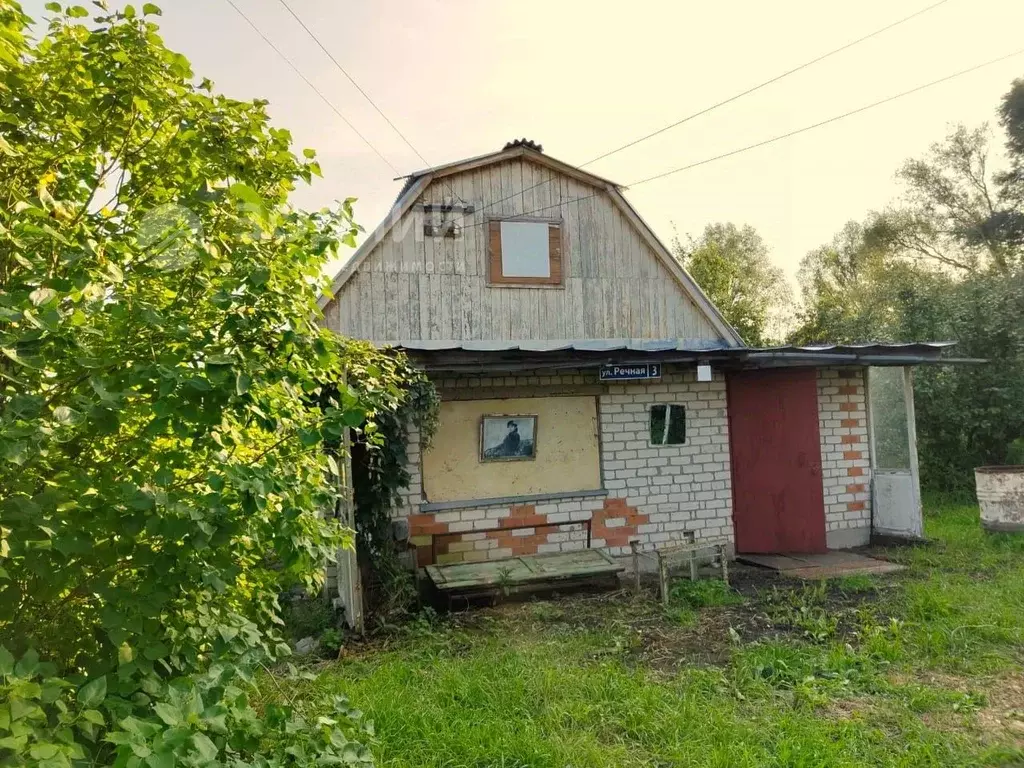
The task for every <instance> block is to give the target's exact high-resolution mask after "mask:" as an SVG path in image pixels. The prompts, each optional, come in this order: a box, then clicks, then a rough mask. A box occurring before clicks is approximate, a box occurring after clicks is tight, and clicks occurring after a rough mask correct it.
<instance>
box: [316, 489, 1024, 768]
mask: <svg viewBox="0 0 1024 768" xmlns="http://www.w3.org/2000/svg"><path fill="white" fill-rule="evenodd" d="M926 532H927V535H928V536H929V538H930V539H931V540H932V543H930V544H927V545H924V546H919V547H899V548H895V547H894V548H889V549H885V550H878V554H879V555H880V556H884V557H887V558H888V559H891V560H894V561H897V562H901V563H903V564H905V565H907V566H908V568H907V570H906V571H905V572H903V573H900V574H896V575H893V576H886V577H864V576H854V577H846V578H843V579H836V580H834V581H831V582H828V583H810V584H806V585H804V584H801V583H799V582H788V581H781V580H775V579H772V578H769V577H768V576H767V575H765V574H763V573H762V572H755V573H750V572H747V573H746V575H744V573H742V572H739V573H737V577H738V579H737V582H734V583H737V585H738V589H739V591H738V592H737V591H733V590H728V589H723V585H721V583H719V582H713V581H701V582H697V583H696V584H691V583H690V582H689V581H685V580H684V581H680V582H677V583H676V584H674V586H673V588H672V592H671V598H672V601H671V602H672V609H671V610H670V611H669V612H668V615H666V613H665V612H664V611H663V610H662V609H661V607H660V604H659V603H657V602H656V601H655V600H654V599H653V595H649V596H646V597H636V596H633V595H630V594H629V593H626V592H623V593H617V594H614V595H611V596H575V597H568V596H567V597H563V598H557V599H552V600H544V601H537V602H533V603H526V604H519V605H506V606H501V607H499V608H497V609H487V610H483V611H475V612H471V613H467V614H462V615H458V616H454V617H450V618H441V619H437V618H432V617H430V616H429V615H428V616H427V617H425V618H424V619H422V620H420V621H418V622H415V623H414V624H411V625H410V626H409V627H408V628H407V629H405V630H404V631H403V632H402V633H401V634H400V635H399V636H397V637H391V638H387V639H381V640H377V641H374V642H371V643H370V644H369V645H368V646H366V647H364V648H360V649H357V650H356V651H354V652H353V654H352V656H351V657H350V658H349V659H347V660H345V661H342V662H339V663H337V664H331V665H329V666H326V667H323V668H322V669H321V671H320V673H319V675H318V677H317V679H316V681H315V682H314V683H310V684H312V685H316V686H318V687H321V688H324V689H328V690H331V691H336V692H341V693H345V694H346V695H348V696H349V697H350V698H351V699H352V700H353V701H355V702H358V703H359V705H360V706H361V707H363V708H364V709H365V710H366V711H367V713H368V714H369V716H370V717H372V718H373V720H374V721H375V723H376V728H377V735H378V742H377V744H376V746H375V749H376V754H377V759H378V762H379V764H380V765H383V766H393V767H395V768H398V767H401V768H405V767H407V766H408V767H409V768H411V767H412V766H417V767H420V766H437V767H438V768H441V767H442V766H444V768H461V767H462V766H465V767H467V768H468V767H469V766H474V767H476V766H502V767H504V768H517V767H520V766H521V767H523V768H525V767H526V766H530V767H531V768H533V767H535V766H536V767H547V766H551V767H552V768H554V767H557V768H566V766H572V767H573V768H584V767H585V766H729V767H730V768H732V767H733V766H874V765H894V766H917V765H921V766H953V765H955V766H971V765H1024V751H1022V747H1024V735H1022V734H1024V684H1021V683H1020V682H1019V681H1020V680H1021V677H1020V672H1021V668H1022V662H1024V652H1022V640H1024V536H1018V537H1014V536H1010V535H1005V534H1004V535H991V534H986V533H984V532H982V531H981V529H980V527H979V525H978V522H977V510H976V508H972V507H970V506H964V505H956V504H952V503H944V502H942V501H941V500H932V501H931V503H930V504H929V505H928V515H927V519H926Z"/></svg>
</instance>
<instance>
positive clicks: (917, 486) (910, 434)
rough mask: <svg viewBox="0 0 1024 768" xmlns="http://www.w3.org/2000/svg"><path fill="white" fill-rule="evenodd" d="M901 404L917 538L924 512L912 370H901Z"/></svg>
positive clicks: (921, 528) (909, 368)
mask: <svg viewBox="0 0 1024 768" xmlns="http://www.w3.org/2000/svg"><path fill="white" fill-rule="evenodd" d="M903 402H904V404H905V405H906V411H907V443H908V448H909V454H910V479H911V482H912V483H913V491H914V527H915V531H914V533H916V534H917V535H918V536H924V512H923V510H922V507H921V468H920V466H919V464H918V457H917V418H916V416H915V414H914V369H913V368H911V367H910V366H909V365H908V366H907V367H906V368H904V369H903Z"/></svg>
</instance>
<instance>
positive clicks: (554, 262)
mask: <svg viewBox="0 0 1024 768" xmlns="http://www.w3.org/2000/svg"><path fill="white" fill-rule="evenodd" d="M548 257H549V258H550V260H551V278H550V280H549V282H551V283H552V284H554V285H560V284H561V282H562V226H561V224H549V225H548Z"/></svg>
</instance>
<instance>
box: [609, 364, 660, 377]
mask: <svg viewBox="0 0 1024 768" xmlns="http://www.w3.org/2000/svg"><path fill="white" fill-rule="evenodd" d="M600 376H601V381H647V380H650V379H660V378H661V363H637V364H634V365H602V366H601V374H600Z"/></svg>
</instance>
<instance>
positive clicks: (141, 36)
mask: <svg viewBox="0 0 1024 768" xmlns="http://www.w3.org/2000/svg"><path fill="white" fill-rule="evenodd" d="M97 6H98V7H100V9H101V10H100V11H99V12H98V14H99V15H97V16H95V17H94V18H92V19H89V18H88V17H89V12H88V11H86V10H85V9H83V8H80V7H77V6H74V7H70V8H68V9H67V10H66V11H63V12H62V11H61V8H60V6H59V5H57V4H49V5H48V6H47V8H48V10H49V11H50V12H51V13H52V14H53V17H52V18H51V19H50V21H49V24H48V25H46V26H44V27H42V29H44V30H45V38H44V39H43V40H41V41H39V42H38V43H32V42H30V41H29V40H28V38H27V37H26V30H27V29H28V19H27V18H26V17H25V16H24V14H22V13H21V11H20V9H19V8H18V7H17V5H16V4H14V5H12V4H11V3H9V2H8V3H2V4H0V522H2V525H0V646H5V647H6V650H4V651H3V652H2V654H0V677H2V686H3V691H2V695H0V764H2V765H44V766H63V765H69V764H72V763H75V764H81V765H85V764H89V765H107V764H114V765H123V766H143V765H145V766H151V767H152V768H162V767H163V766H171V765H185V766H187V765H204V766H219V765H225V766H227V765H231V766H239V765H261V766H262V765H266V766H271V765H285V764H287V765H314V764H315V765H321V764H327V763H350V764H351V763H356V764H358V763H359V762H365V761H366V760H367V758H366V751H365V750H364V749H363V748H361V747H360V746H359V745H358V744H357V742H358V741H359V740H360V739H362V738H363V737H365V735H366V732H365V730H364V724H363V723H362V721H361V719H360V716H359V715H358V713H357V712H354V711H352V710H350V709H349V708H348V706H347V704H346V703H344V702H341V701H335V700H329V699H323V700H321V699H317V698H316V697H315V696H314V697H312V698H311V699H310V700H308V701H305V702H304V703H302V704H301V705H299V704H296V703H295V702H293V701H291V700H290V699H288V697H287V685H286V683H287V680H286V679H282V678H281V677H280V673H275V674H271V673H270V672H269V670H270V669H271V668H274V669H279V668H280V663H281V662H282V661H283V660H284V659H285V658H286V657H287V655H288V645H287V644H286V643H285V642H284V638H283V637H282V636H281V633H280V624H281V618H280V611H281V608H280V605H279V604H278V595H279V594H280V593H282V592H284V591H286V590H291V589H293V588H295V587H296V586H298V587H300V588H305V589H306V590H308V591H311V592H316V591H318V590H319V588H320V587H321V586H322V581H323V578H324V573H325V565H326V563H327V562H328V561H329V560H331V559H332V558H334V557H335V556H336V553H337V550H338V548H339V547H341V546H351V545H352V542H353V532H352V531H351V530H345V529H343V528H342V527H341V526H340V525H339V524H338V523H337V521H336V519H335V517H334V515H332V514H330V512H331V511H332V509H334V508H335V505H336V503H337V500H338V494H337V489H336V481H335V478H336V477H337V476H338V474H339V471H338V466H337V464H336V456H337V447H338V445H339V442H340V438H341V436H342V435H343V432H344V430H345V428H346V427H351V428H356V427H358V428H360V429H361V430H362V432H363V433H364V434H365V435H366V436H367V439H368V440H369V441H370V443H371V445H377V446H379V445H380V444H381V442H382V437H381V432H380V430H379V429H378V428H377V423H376V419H378V418H380V417H381V415H382V414H386V413H391V412H394V411H396V410H398V409H400V408H401V407H402V404H403V403H404V402H405V400H406V399H407V398H408V397H409V394H408V392H409V385H410V382H411V381H412V380H415V381H417V382H420V381H422V379H421V378H416V376H415V375H414V374H412V373H411V371H410V369H409V367H408V364H407V363H406V362H405V361H404V359H402V358H401V357H400V356H397V355H385V354H382V353H379V352H377V351H375V350H374V349H372V348H371V347H370V346H369V345H368V344H364V343H357V342H350V341H345V340H342V339H340V338H339V337H337V336H335V335H334V334H333V333H332V332H330V331H327V330H326V329H324V328H322V327H321V326H320V325H319V321H318V317H319V315H318V310H317V303H316V301H317V295H318V291H319V289H320V287H321V286H322V285H323V278H322V270H323V267H324V264H325V263H326V262H327V260H328V259H331V258H334V257H335V256H336V255H337V250H338V246H339V243H346V244H348V245H352V244H353V243H354V237H355V234H356V232H357V228H356V226H355V224H354V223H353V221H352V209H351V202H352V201H350V200H349V201H345V202H344V203H342V204H340V205H339V206H338V207H337V208H335V209H330V210H326V209H325V210H322V211H319V212H316V213H305V212H302V211H299V210H296V209H294V208H293V207H292V206H291V205H289V203H288V197H289V194H290V192H291V191H292V190H293V189H294V188H295V186H296V185H297V184H300V183H308V182H309V181H310V180H311V179H312V178H313V177H314V176H316V175H319V173H320V169H319V166H318V165H317V163H316V160H315V153H313V152H312V151H310V150H306V151H304V152H303V156H302V157H298V156H296V155H295V154H294V153H293V152H292V147H291V137H290V134H289V133H288V132H287V131H285V130H282V129H279V128H274V127H272V126H271V125H270V124H269V119H268V116H267V112H266V104H265V102H261V101H253V102H244V101H235V100H233V99H228V98H226V97H223V96H219V95H216V94H215V93H214V92H213V88H212V84H210V83H209V82H208V81H205V80H204V81H202V82H200V83H198V84H197V83H196V81H195V78H194V75H193V73H192V70H191V68H190V65H189V63H188V61H187V60H186V59H185V58H184V57H183V56H181V55H180V54H178V53H175V52H173V51H170V50H168V49H167V48H165V47H164V45H163V43H162V41H161V39H160V37H159V35H158V29H157V26H156V25H155V24H154V23H153V17H154V16H155V15H157V14H159V9H157V8H156V7H155V6H151V5H149V4H146V5H145V6H144V7H143V8H142V11H141V12H138V11H136V10H135V9H134V8H133V7H130V6H125V8H124V10H123V11H121V12H116V13H111V12H108V11H106V10H105V8H104V6H103V4H102V3H97ZM346 381H350V382H352V385H347V384H345V382H346ZM325 447H326V449H327V450H325ZM325 512H326V513H327V514H324V513H325ZM40 657H41V658H42V659H44V662H40V661H39V658H40ZM15 659H17V661H15ZM257 673H259V675H257ZM260 681H262V682H260ZM267 684H269V685H270V686H272V690H271V691H269V692H268V691H266V690H261V689H260V686H261V685H263V686H264V687H266V685H267Z"/></svg>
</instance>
